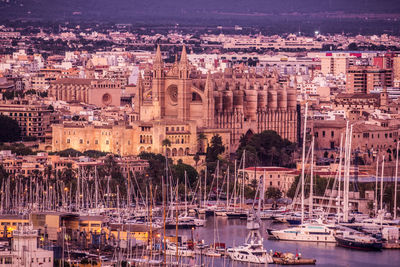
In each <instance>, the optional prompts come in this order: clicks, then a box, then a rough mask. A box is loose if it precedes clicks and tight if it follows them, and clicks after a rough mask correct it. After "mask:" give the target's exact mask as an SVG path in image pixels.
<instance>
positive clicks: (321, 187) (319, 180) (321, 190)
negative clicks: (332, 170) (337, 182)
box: [286, 175, 333, 198]
mask: <svg viewBox="0 0 400 267" xmlns="http://www.w3.org/2000/svg"><path fill="white" fill-rule="evenodd" d="M313 180H314V195H315V196H323V195H324V194H325V189H326V188H332V185H333V179H331V180H330V183H329V186H328V179H327V178H323V177H321V176H319V175H316V176H314V179H313ZM299 181H300V176H296V177H295V179H294V181H293V183H292V185H291V186H290V188H289V190H288V192H287V194H286V195H287V196H288V197H289V198H293V197H294V195H295V193H296V188H297V185H298V183H299ZM327 186H328V187H327ZM304 192H305V197H308V196H309V193H310V176H309V175H306V176H305V187H304Z"/></svg>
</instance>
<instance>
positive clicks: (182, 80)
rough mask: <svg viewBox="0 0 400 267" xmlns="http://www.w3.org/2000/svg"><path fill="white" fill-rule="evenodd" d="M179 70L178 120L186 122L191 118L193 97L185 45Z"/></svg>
mask: <svg viewBox="0 0 400 267" xmlns="http://www.w3.org/2000/svg"><path fill="white" fill-rule="evenodd" d="M178 70H179V85H178V119H179V120H183V121H185V120H188V119H189V118H190V101H191V97H192V96H191V92H190V86H191V80H190V65H189V61H188V59H187V53H186V47H185V45H183V47H182V53H181V60H180V62H179V66H178Z"/></svg>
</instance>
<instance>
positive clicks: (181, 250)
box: [165, 242, 195, 257]
mask: <svg viewBox="0 0 400 267" xmlns="http://www.w3.org/2000/svg"><path fill="white" fill-rule="evenodd" d="M165 252H166V254H167V255H173V256H174V255H176V244H175V243H172V242H168V243H167V249H166V250H165ZM178 256H179V257H194V256H195V252H194V250H191V249H189V248H188V247H187V246H178Z"/></svg>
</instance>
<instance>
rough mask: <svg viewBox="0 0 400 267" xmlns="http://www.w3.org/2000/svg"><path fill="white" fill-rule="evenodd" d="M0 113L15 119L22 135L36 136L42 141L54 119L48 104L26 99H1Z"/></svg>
mask: <svg viewBox="0 0 400 267" xmlns="http://www.w3.org/2000/svg"><path fill="white" fill-rule="evenodd" d="M0 115H4V116H9V117H10V118H12V119H14V120H15V121H17V122H18V125H19V127H20V128H21V135H22V136H33V137H37V138H38V139H39V140H41V141H44V139H45V133H46V131H48V130H50V125H51V122H53V121H54V119H55V117H54V116H55V114H53V110H51V109H49V106H48V105H45V104H43V103H41V102H38V101H35V100H28V99H21V100H19V99H16V100H5V101H1V102H0Z"/></svg>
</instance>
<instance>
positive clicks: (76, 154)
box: [56, 148, 83, 157]
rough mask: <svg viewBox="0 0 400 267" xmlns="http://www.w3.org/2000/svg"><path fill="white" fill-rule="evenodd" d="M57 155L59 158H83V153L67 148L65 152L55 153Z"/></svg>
mask: <svg viewBox="0 0 400 267" xmlns="http://www.w3.org/2000/svg"><path fill="white" fill-rule="evenodd" d="M56 154H57V155H59V156H61V157H79V156H83V153H82V152H80V151H78V150H75V149H73V148H67V149H65V150H62V151H59V152H57V153H56Z"/></svg>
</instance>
